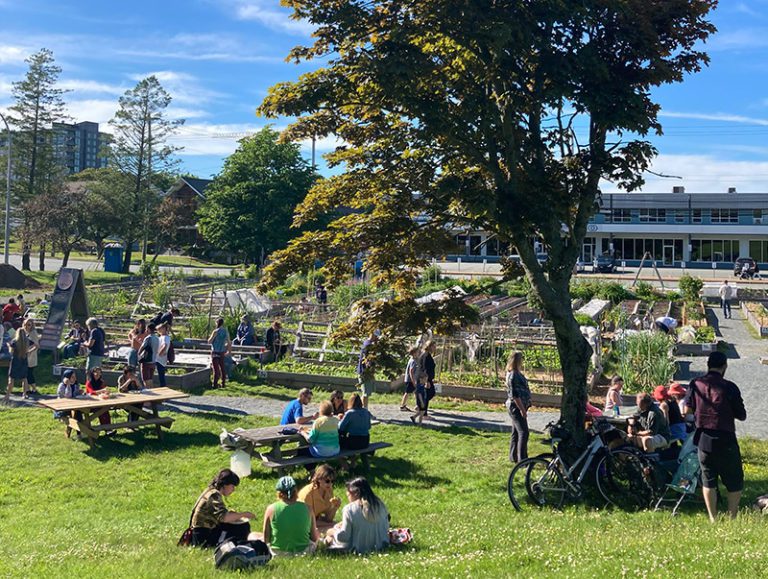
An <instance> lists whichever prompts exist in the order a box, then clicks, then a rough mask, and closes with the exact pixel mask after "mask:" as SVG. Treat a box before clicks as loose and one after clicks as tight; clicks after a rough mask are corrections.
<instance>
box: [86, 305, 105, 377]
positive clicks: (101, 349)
mask: <svg viewBox="0 0 768 579" xmlns="http://www.w3.org/2000/svg"><path fill="white" fill-rule="evenodd" d="M85 325H86V326H88V330H90V333H89V334H88V342H87V343H86V344H85V345H86V347H87V348H88V359H87V360H86V362H85V372H86V374H87V373H88V372H90V371H91V368H100V367H101V362H102V360H103V359H104V354H105V350H106V341H107V336H106V335H105V334H104V330H102V329H101V328H100V327H99V321H98V320H97V319H96V318H88V319H87V320H86V321H85Z"/></svg>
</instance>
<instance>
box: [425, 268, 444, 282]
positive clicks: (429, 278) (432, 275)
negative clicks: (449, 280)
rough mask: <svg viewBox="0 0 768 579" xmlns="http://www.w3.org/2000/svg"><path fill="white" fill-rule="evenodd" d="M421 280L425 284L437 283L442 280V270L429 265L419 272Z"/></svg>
mask: <svg viewBox="0 0 768 579" xmlns="http://www.w3.org/2000/svg"><path fill="white" fill-rule="evenodd" d="M421 279H423V280H424V281H425V282H427V283H429V282H435V283H436V282H439V281H440V280H441V279H443V270H442V269H440V266H438V265H430V266H429V267H427V268H425V269H424V271H422V272H421Z"/></svg>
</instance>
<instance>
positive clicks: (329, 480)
mask: <svg viewBox="0 0 768 579" xmlns="http://www.w3.org/2000/svg"><path fill="white" fill-rule="evenodd" d="M321 480H322V481H323V482H327V483H328V484H329V485H332V484H333V482H334V479H332V478H324V479H321Z"/></svg>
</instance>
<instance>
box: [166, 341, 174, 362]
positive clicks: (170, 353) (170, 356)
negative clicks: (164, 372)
mask: <svg viewBox="0 0 768 579" xmlns="http://www.w3.org/2000/svg"><path fill="white" fill-rule="evenodd" d="M167 358H168V364H173V363H174V362H175V361H176V350H174V349H173V342H171V343H170V344H168V356H167Z"/></svg>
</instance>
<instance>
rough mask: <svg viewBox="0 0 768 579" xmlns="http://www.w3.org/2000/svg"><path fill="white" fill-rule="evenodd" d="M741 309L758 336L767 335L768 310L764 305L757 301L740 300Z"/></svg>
mask: <svg viewBox="0 0 768 579" xmlns="http://www.w3.org/2000/svg"><path fill="white" fill-rule="evenodd" d="M741 309H742V310H744V315H745V316H746V318H747V321H748V322H749V323H750V324H752V327H753V328H755V331H757V333H758V334H760V337H761V338H763V337H768V311H766V309H765V306H764V305H763V304H761V303H758V302H741Z"/></svg>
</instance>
